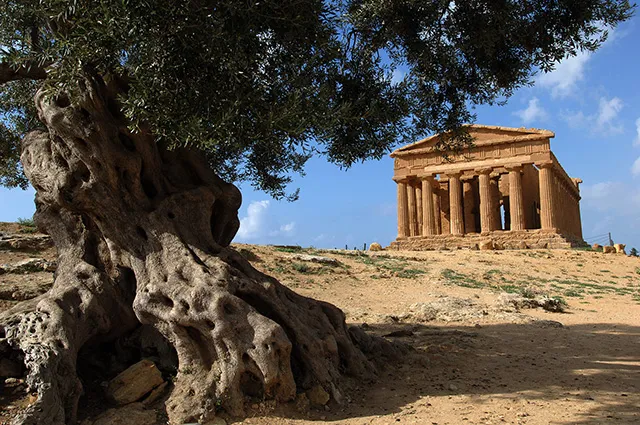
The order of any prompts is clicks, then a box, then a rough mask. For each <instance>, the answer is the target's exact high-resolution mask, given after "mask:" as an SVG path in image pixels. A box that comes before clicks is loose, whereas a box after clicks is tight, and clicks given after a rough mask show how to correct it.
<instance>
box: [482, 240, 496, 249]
mask: <svg viewBox="0 0 640 425" xmlns="http://www.w3.org/2000/svg"><path fill="white" fill-rule="evenodd" d="M478 246H479V248H480V250H481V251H490V250H492V249H493V241H492V240H488V241H482V242H480V243H479V244H478Z"/></svg>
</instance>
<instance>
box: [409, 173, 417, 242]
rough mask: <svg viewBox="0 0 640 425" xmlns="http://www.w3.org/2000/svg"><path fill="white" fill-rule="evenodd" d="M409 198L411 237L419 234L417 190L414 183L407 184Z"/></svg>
mask: <svg viewBox="0 0 640 425" xmlns="http://www.w3.org/2000/svg"><path fill="white" fill-rule="evenodd" d="M407 198H408V204H409V236H416V235H417V234H418V209H417V208H416V189H415V187H414V185H413V182H409V183H407Z"/></svg>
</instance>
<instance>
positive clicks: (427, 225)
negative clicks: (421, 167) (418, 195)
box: [422, 176, 437, 235]
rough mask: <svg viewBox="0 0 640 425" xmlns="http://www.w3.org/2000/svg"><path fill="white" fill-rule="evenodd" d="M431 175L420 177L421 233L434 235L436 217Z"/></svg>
mask: <svg viewBox="0 0 640 425" xmlns="http://www.w3.org/2000/svg"><path fill="white" fill-rule="evenodd" d="M432 180H433V177H431V176H427V177H425V178H423V179H422V234H423V235H435V234H437V232H436V217H435V211H436V209H435V205H434V204H435V202H434V201H435V199H434V192H433V186H432Z"/></svg>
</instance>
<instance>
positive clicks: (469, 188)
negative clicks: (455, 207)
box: [462, 179, 478, 233]
mask: <svg viewBox="0 0 640 425" xmlns="http://www.w3.org/2000/svg"><path fill="white" fill-rule="evenodd" d="M462 202H463V204H464V208H463V210H464V232H465V233H476V232H477V231H478V230H477V229H476V220H475V217H474V215H473V211H474V209H475V205H476V196H475V193H474V190H473V179H468V180H464V181H463V182H462Z"/></svg>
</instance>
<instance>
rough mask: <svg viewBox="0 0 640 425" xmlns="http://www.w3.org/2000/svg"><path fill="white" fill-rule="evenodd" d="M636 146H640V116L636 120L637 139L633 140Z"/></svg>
mask: <svg viewBox="0 0 640 425" xmlns="http://www.w3.org/2000/svg"><path fill="white" fill-rule="evenodd" d="M633 145H634V146H640V118H638V119H637V120H636V139H635V140H634V141H633Z"/></svg>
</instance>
